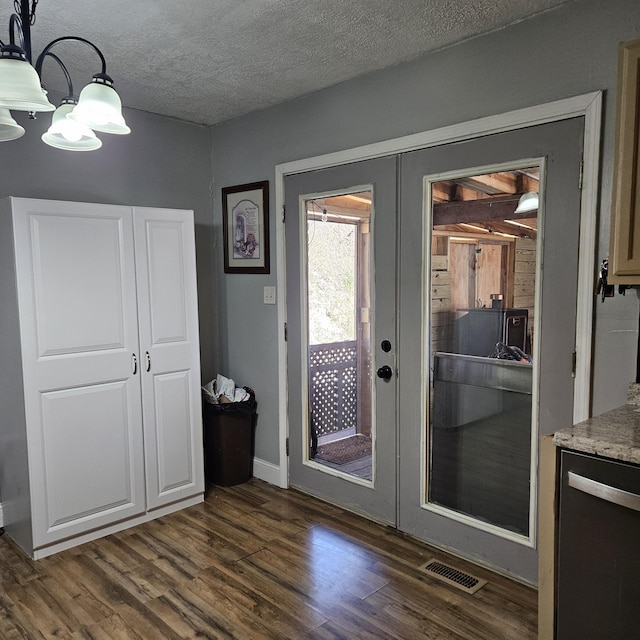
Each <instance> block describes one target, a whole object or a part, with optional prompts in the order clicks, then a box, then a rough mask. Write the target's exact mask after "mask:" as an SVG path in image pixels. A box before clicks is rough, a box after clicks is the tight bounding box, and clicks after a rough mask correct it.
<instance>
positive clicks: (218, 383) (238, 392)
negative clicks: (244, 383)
mask: <svg viewBox="0 0 640 640" xmlns="http://www.w3.org/2000/svg"><path fill="white" fill-rule="evenodd" d="M202 390H203V391H204V393H205V394H206V396H207V399H208V400H209V402H211V403H212V404H225V403H227V402H246V401H247V400H249V399H250V397H251V396H250V395H249V393H248V392H247V391H246V389H242V388H241V387H236V383H235V382H234V381H233V380H232V379H231V378H226V377H225V376H223V375H221V374H218V375H217V376H216V379H215V380H211V382H207V384H206V385H205V386H204V387H202Z"/></svg>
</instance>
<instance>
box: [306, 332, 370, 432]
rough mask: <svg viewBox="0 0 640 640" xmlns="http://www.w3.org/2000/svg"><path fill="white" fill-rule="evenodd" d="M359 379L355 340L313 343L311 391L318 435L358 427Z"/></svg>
mask: <svg viewBox="0 0 640 640" xmlns="http://www.w3.org/2000/svg"><path fill="white" fill-rule="evenodd" d="M357 379H358V363H357V346H356V341H355V340H349V341H346V342H331V343H328V344H317V345H312V346H310V347H309V383H310V388H309V393H310V402H311V411H312V412H313V424H314V427H315V431H316V434H317V435H318V436H324V435H329V434H333V433H336V432H338V431H342V430H344V429H350V428H353V427H357V423H358V404H357Z"/></svg>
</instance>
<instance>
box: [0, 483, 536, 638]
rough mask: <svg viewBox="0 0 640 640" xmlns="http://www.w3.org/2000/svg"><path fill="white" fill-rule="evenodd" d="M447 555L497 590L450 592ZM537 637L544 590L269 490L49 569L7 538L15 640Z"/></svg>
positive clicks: (0, 593) (4, 585)
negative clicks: (433, 561)
mask: <svg viewBox="0 0 640 640" xmlns="http://www.w3.org/2000/svg"><path fill="white" fill-rule="evenodd" d="M434 556H435V557H437V558H440V559H444V560H445V561H447V560H448V561H449V562H452V563H455V564H456V566H458V567H459V568H460V569H462V570H465V571H472V572H473V573H474V574H475V575H476V576H478V577H480V578H484V579H488V580H489V584H487V585H486V586H485V587H483V588H482V589H480V591H478V592H477V593H476V594H474V595H467V594H465V593H463V592H461V591H459V590H457V589H455V588H453V587H449V586H447V585H443V584H441V583H440V582H438V581H436V580H434V579H433V578H430V577H428V576H426V575H424V574H423V573H421V572H420V571H419V570H418V567H419V565H421V564H423V563H424V562H425V561H426V560H428V559H429V558H431V557H434ZM535 637H536V592H535V591H534V590H532V589H529V588H527V587H525V586H523V585H520V584H517V583H513V582H511V581H509V580H506V579H505V578H502V577H500V576H496V575H494V574H491V573H490V572H488V571H486V570H483V569H480V568H477V567H474V566H472V565H468V564H465V563H463V562H462V561H459V560H457V559H451V558H447V557H446V556H445V555H443V554H441V553H439V552H437V551H434V550H433V549H430V548H429V547H427V546H425V545H423V544H420V543H418V542H415V541H413V540H411V539H409V538H407V537H405V536H402V535H400V534H398V533H397V532H395V531H394V530H392V529H390V528H388V527H383V526H379V525H376V524H372V523H370V522H368V521H366V520H364V519H362V518H359V517H357V516H354V515H352V514H350V513H347V512H344V511H342V510H341V509H339V508H337V507H332V506H328V505H326V504H324V503H322V502H319V501H317V500H315V499H312V498H309V497H307V496H305V495H303V494H301V493H298V492H296V491H284V490H280V489H277V488H275V487H272V486H270V485H267V484H265V483H262V482H260V481H258V480H252V481H251V482H249V483H247V484H243V485H239V486H237V487H230V488H226V489H223V488H217V487H216V488H213V489H212V490H211V491H210V493H209V496H208V497H207V499H206V501H205V502H204V503H203V504H201V505H197V506H195V507H191V508H189V509H186V510H184V511H181V512H179V513H176V514H173V515H170V516H167V517H164V518H161V519H159V520H155V521H153V522H150V523H147V524H144V525H141V526H138V527H135V528H132V529H129V530H127V531H125V532H122V533H119V534H116V535H112V536H109V537H107V538H103V539H101V540H98V541H96V542H91V543H88V544H85V545H82V546H80V547H76V548H75V549H72V550H69V551H65V552H63V553H59V554H57V555H55V556H52V557H49V558H45V559H44V560H39V561H38V562H33V561H31V560H29V559H28V558H26V556H24V554H23V553H22V552H21V551H20V550H19V549H18V548H17V547H16V546H15V545H14V544H13V542H12V541H11V540H10V539H9V538H8V536H7V535H5V536H3V537H1V538H0V638H2V640H13V639H14V638H29V639H35V638H37V639H41V638H55V639H56V640H61V639H64V640H105V639H110V640H111V639H113V640H116V639H117V640H136V639H140V638H142V639H145V640H165V639H170V640H171V639H177V638H180V639H182V638H246V639H248V640H259V639H262V638H274V639H278V640H283V639H296V638H314V639H318V640H321V639H337V638H344V639H349V640H351V639H360V638H394V639H398V640H410V639H413V638H415V639H417V638H421V639H422V638H432V639H438V640H453V639H461V638H465V639H469V640H471V639H473V640H479V639H484V638H486V639H490V640H501V639H509V638H513V639H514V640H516V639H517V640H527V639H533V638H535Z"/></svg>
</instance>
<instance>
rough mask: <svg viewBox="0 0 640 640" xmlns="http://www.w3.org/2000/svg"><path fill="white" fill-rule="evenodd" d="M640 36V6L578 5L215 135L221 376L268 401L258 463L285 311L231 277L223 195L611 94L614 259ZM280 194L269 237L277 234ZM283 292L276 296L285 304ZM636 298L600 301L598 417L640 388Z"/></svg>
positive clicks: (604, 192) (606, 192)
mask: <svg viewBox="0 0 640 640" xmlns="http://www.w3.org/2000/svg"><path fill="white" fill-rule="evenodd" d="M639 37H640V3H639V2H638V1H637V0H608V1H606V2H605V1H602V0H580V1H577V2H569V3H567V4H566V5H564V6H563V7H561V8H560V9H558V10H556V11H552V12H549V13H546V14H544V15H541V16H539V17H537V18H534V19H532V20H528V21H525V22H521V23H519V24H516V25H514V26H512V27H510V28H507V29H503V30H500V31H498V32H496V33H493V34H491V35H488V36H483V37H479V38H475V39H473V40H470V41H468V42H465V43H462V44H460V45H458V46H455V47H451V48H448V49H445V50H442V51H439V52H437V53H434V54H430V55H427V56H425V57H423V58H420V59H418V60H415V61H412V62H409V63H406V64H403V65H401V66H397V67H394V68H391V69H387V70H383V71H379V72H376V73H372V74H369V75H367V76H364V77H362V78H359V79H355V80H352V81H349V82H346V83H344V84H341V85H338V86H335V87H332V88H329V89H327V90H324V91H321V92H318V93H316V94H314V95H313V96H309V97H307V98H304V99H300V100H296V101H293V102H290V103H287V104H284V105H280V106H278V107H274V108H271V109H267V110H264V111H261V112H258V113H255V114H252V115H249V116H246V117H243V118H239V119H237V120H233V121H230V122H227V123H224V124H221V125H218V126H216V127H214V128H213V129H212V142H213V175H214V177H215V189H214V197H215V200H214V204H215V217H214V223H215V236H216V239H217V241H216V260H217V265H216V266H217V272H218V313H219V322H220V335H221V336H222V338H221V344H220V348H221V359H220V371H221V372H222V373H226V375H230V376H231V377H233V378H234V379H235V380H236V381H237V382H238V383H241V384H247V385H249V386H251V387H253V388H254V389H255V391H256V395H257V398H258V403H259V404H258V410H259V421H258V427H257V431H256V455H257V457H259V458H262V459H264V460H267V461H269V462H273V463H276V464H277V463H279V454H278V406H277V379H276V375H275V373H276V371H277V364H278V360H277V335H278V330H279V327H278V326H277V316H276V307H275V306H268V305H264V304H263V301H262V288H263V286H265V285H275V284H276V275H275V266H276V262H275V254H274V252H273V251H272V259H271V274H269V275H264V276H262V275H260V276H257V275H251V276H249V275H225V274H224V273H223V269H222V243H221V241H220V238H221V236H222V233H221V225H222V216H221V196H220V189H221V188H222V187H225V186H230V185H235V184H241V183H246V182H254V181H257V180H264V179H268V180H270V182H271V185H272V187H273V180H274V167H275V165H276V164H279V163H282V162H288V161H292V160H297V159H300V158H305V157H309V156H315V155H319V154H322V153H328V152H333V151H338V150H342V149H348V148H351V147H356V146H360V145H364V144H369V143H373V142H376V141H380V140H385V139H390V138H395V137H398V136H402V135H406V134H411V133H416V132H420V131H426V130H429V129H434V128H437V127H441V126H444V125H449V124H454V123H458V122H464V121H467V120H472V119H474V118H478V117H482V116H488V115H492V114H496V113H501V112H505V111H510V110H512V109H519V108H523V107H528V106H532V105H536V104H541V103H544V102H549V101H552V100H557V99H560V98H565V97H569V96H574V95H578V94H583V93H588V92H591V91H595V90H604V91H605V108H604V126H603V145H602V172H601V182H602V184H601V206H600V223H599V231H600V235H599V246H598V251H597V256H594V265H593V268H594V270H595V269H596V268H597V264H596V262H597V261H599V260H600V259H601V258H603V257H606V255H607V254H608V236H609V218H610V211H609V210H610V205H609V202H610V194H611V180H612V155H613V128H614V105H615V78H616V50H617V46H618V43H619V42H620V41H626V40H632V39H636V38H639ZM274 203H275V199H274V190H273V188H272V189H271V208H272V215H271V225H270V227H271V237H272V238H273V237H274V234H275V223H274V219H275V215H274V212H273V207H274ZM280 293H281V292H278V294H280ZM637 338H638V297H637V295H636V293H635V291H631V292H628V293H627V295H626V297H623V296H620V295H616V297H615V298H614V299H608V300H607V301H606V302H605V303H601V302H600V301H599V300H597V301H596V302H595V330H594V367H595V374H594V379H593V413H594V414H598V413H602V412H603V411H605V410H607V409H609V408H612V407H614V406H617V405H619V404H622V403H624V402H625V398H626V387H627V384H628V383H629V382H631V381H633V380H634V378H635V365H636V363H635V353H636V344H637Z"/></svg>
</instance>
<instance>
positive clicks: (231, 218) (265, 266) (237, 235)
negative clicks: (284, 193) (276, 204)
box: [222, 180, 269, 273]
mask: <svg viewBox="0 0 640 640" xmlns="http://www.w3.org/2000/svg"><path fill="white" fill-rule="evenodd" d="M222 229H223V233H224V272H225V273H269V182H268V181H267V180H265V181H264V182H252V183H250V184H241V185H238V186H235V187H225V188H224V189H222Z"/></svg>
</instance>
